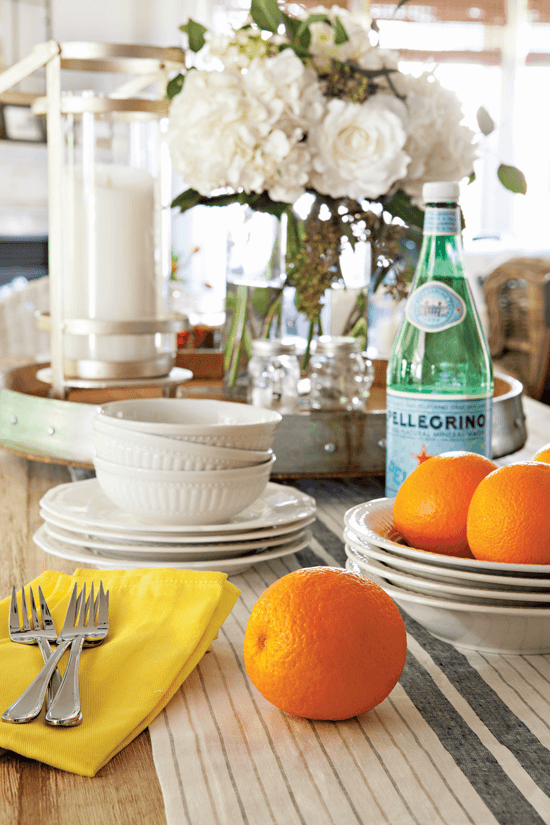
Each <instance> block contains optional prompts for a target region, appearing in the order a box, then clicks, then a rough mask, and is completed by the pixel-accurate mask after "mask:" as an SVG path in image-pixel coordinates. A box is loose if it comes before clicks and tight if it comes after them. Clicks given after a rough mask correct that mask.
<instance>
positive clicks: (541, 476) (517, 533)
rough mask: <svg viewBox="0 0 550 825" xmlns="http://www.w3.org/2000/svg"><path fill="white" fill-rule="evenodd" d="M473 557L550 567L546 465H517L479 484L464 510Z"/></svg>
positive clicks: (549, 470) (549, 480)
mask: <svg viewBox="0 0 550 825" xmlns="http://www.w3.org/2000/svg"><path fill="white" fill-rule="evenodd" d="M467 533H468V543H469V545H470V549H471V551H472V554H473V556H474V558H476V559H480V560H482V561H491V562H492V561H495V562H505V563H507V564H550V464H547V463H545V462H542V461H518V462H517V463H515V464H508V465H506V466H504V467H500V468H499V469H497V470H495V471H494V472H493V473H490V475H488V476H487V477H486V478H484V479H483V481H481V482H480V483H479V486H478V487H477V489H476V491H475V493H474V495H473V496H472V501H471V503H470V509H469V511H468V524H467Z"/></svg>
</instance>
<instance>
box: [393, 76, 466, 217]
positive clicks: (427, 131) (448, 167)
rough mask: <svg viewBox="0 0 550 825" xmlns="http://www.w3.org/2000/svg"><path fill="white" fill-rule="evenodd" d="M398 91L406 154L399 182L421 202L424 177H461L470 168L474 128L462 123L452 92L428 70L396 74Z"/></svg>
mask: <svg viewBox="0 0 550 825" xmlns="http://www.w3.org/2000/svg"><path fill="white" fill-rule="evenodd" d="M397 83H398V87H399V92H400V93H403V94H404V95H405V96H406V122H405V128H406V130H407V134H408V137H407V142H406V144H405V151H406V152H407V153H408V154H409V155H410V157H411V162H410V164H409V167H408V170H407V174H406V176H405V177H404V178H403V179H402V180H400V181H399V186H400V187H401V188H402V189H404V191H405V192H406V193H407V194H408V195H410V197H411V199H412V200H413V202H414V203H416V204H417V205H422V185H423V184H424V183H425V182H426V181H438V180H449V181H450V180H462V179H463V178H464V177H466V176H468V175H470V174H471V173H472V171H473V168H474V160H475V158H476V147H475V144H474V142H473V141H474V137H475V135H474V132H472V130H471V129H469V128H468V127H467V126H465V125H464V124H463V123H462V120H463V119H464V113H463V111H462V106H461V103H460V100H459V98H458V96H457V95H456V93H455V92H453V91H451V90H449V89H446V88H444V87H443V86H442V85H441V83H440V82H439V81H438V80H437V79H436V78H435V77H434V76H433V75H432V74H431V73H428V72H426V73H425V74H423V75H421V76H420V77H413V76H411V75H400V76H399V78H398V80H397Z"/></svg>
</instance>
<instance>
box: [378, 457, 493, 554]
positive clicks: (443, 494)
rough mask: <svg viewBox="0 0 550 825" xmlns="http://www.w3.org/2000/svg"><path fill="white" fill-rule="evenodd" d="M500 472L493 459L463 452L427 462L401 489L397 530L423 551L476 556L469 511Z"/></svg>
mask: <svg viewBox="0 0 550 825" xmlns="http://www.w3.org/2000/svg"><path fill="white" fill-rule="evenodd" d="M497 468H498V465H497V464H495V462H494V461H491V459H490V458H486V457H485V456H483V455H479V454H478V453H472V452H467V451H458V450H457V451H453V452H447V453H441V455H437V456H434V457H433V458H430V459H428V460H427V461H424V462H422V464H419V465H418V467H416V468H415V469H414V470H413V472H412V473H411V474H410V475H409V476H407V478H406V479H405V481H404V482H403V484H402V485H401V487H400V488H399V490H398V491H397V495H396V497H395V502H394V505H393V521H394V524H395V526H396V528H397V529H398V530H399V532H400V533H401V535H402V536H403V538H404V539H405V540H406V541H407V542H408V544H410V546H411V547H415V548H417V549H418V550H428V551H430V552H432V553H441V554H443V555H447V556H461V557H471V553H470V549H469V547H468V540H467V536H466V520H467V516H468V507H469V506H470V501H471V499H472V496H473V494H474V492H475V490H476V488H477V486H478V484H479V483H480V482H481V481H482V479H484V478H485V477H486V476H487V475H489V473H491V472H493V471H494V470H496V469H497Z"/></svg>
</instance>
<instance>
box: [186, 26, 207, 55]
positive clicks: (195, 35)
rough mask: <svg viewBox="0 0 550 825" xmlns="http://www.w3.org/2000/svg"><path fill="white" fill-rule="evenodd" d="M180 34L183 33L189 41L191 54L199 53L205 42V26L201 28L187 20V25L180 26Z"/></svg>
mask: <svg viewBox="0 0 550 825" xmlns="http://www.w3.org/2000/svg"><path fill="white" fill-rule="evenodd" d="M180 29H181V31H182V32H185V34H186V35H187V38H188V40H189V48H190V49H191V51H192V52H200V50H201V49H202V47H203V46H204V44H205V43H206V40H205V39H204V33H205V31H206V26H202V25H201V24H200V23H196V22H195V21H194V20H188V21H187V23H184V24H183V26H180Z"/></svg>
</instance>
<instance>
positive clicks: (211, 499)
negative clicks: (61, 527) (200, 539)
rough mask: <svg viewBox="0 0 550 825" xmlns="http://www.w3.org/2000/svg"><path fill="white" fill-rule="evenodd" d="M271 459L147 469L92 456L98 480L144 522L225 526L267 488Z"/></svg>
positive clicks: (116, 500)
mask: <svg viewBox="0 0 550 825" xmlns="http://www.w3.org/2000/svg"><path fill="white" fill-rule="evenodd" d="M274 463H275V457H274V456H273V457H272V458H271V459H270V460H269V461H266V462H265V463H264V464H257V465H254V466H252V467H240V468H238V469H232V470H212V471H210V470H190V471H187V470H149V469H143V468H140V467H126V466H124V465H122V464H115V463H113V462H111V461H105V460H104V459H101V458H98V457H97V456H96V457H95V458H94V467H95V471H96V476H97V480H98V483H99V485H100V487H101V489H102V490H103V492H104V493H105V495H106V496H107V497H108V498H109V499H110V500H111V501H112V502H113V503H114V504H116V506H117V507H120V509H121V510H123V511H124V512H127V513H131V514H132V515H133V516H134V517H135V518H136V519H139V521H142V522H144V523H145V524H181V525H192V524H199V525H204V524H224V523H226V522H228V521H229V520H230V519H231V518H232V517H233V516H235V515H236V514H237V513H240V512H241V510H244V508H245V507H247V506H248V505H249V504H252V502H253V501H255V500H256V499H257V498H258V497H259V496H260V495H261V494H262V493H263V491H264V490H265V488H266V486H267V483H268V481H269V476H270V474H271V470H272V468H273V464H274Z"/></svg>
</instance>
